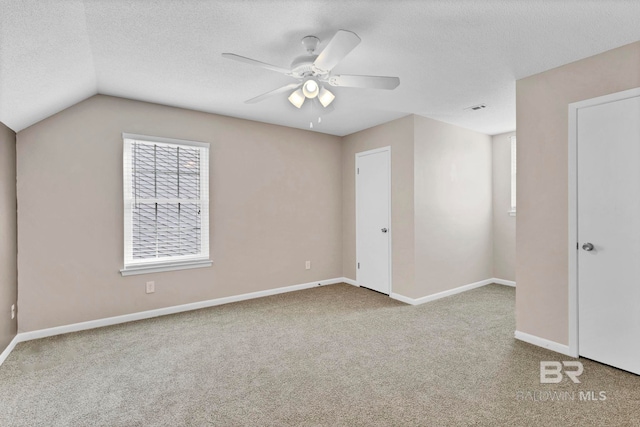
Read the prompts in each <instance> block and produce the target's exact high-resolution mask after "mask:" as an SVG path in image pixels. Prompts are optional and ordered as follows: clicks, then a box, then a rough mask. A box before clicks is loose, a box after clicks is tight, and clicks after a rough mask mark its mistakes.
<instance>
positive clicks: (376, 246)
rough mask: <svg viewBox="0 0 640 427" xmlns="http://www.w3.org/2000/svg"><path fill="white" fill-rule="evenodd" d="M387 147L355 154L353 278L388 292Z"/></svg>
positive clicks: (388, 211)
mask: <svg viewBox="0 0 640 427" xmlns="http://www.w3.org/2000/svg"><path fill="white" fill-rule="evenodd" d="M390 172H391V148H390V147H385V148H381V149H377V150H371V151H365V152H362V153H358V154H356V263H357V265H356V281H357V282H358V284H359V285H360V286H363V287H366V288H369V289H373V290H374V291H378V292H382V293H383V294H387V295H388V294H390V292H391V265H390V262H391V261H390V254H391V209H390V207H391V191H390V190H391V175H390Z"/></svg>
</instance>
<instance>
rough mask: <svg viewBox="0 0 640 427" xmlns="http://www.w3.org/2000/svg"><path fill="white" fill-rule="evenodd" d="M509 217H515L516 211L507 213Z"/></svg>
mask: <svg viewBox="0 0 640 427" xmlns="http://www.w3.org/2000/svg"><path fill="white" fill-rule="evenodd" d="M507 213H508V214H509V216H516V211H508V212H507Z"/></svg>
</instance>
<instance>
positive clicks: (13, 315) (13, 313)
mask: <svg viewBox="0 0 640 427" xmlns="http://www.w3.org/2000/svg"><path fill="white" fill-rule="evenodd" d="M15 318H16V305H15V304H11V319H15Z"/></svg>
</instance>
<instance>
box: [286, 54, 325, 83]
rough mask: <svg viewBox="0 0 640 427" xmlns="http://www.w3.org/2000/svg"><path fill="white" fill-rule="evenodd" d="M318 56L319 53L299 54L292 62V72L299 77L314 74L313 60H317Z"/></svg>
mask: <svg viewBox="0 0 640 427" xmlns="http://www.w3.org/2000/svg"><path fill="white" fill-rule="evenodd" d="M317 57H318V55H302V56H298V57H297V58H296V59H294V60H293V62H292V63H291V74H293V75H294V76H295V77H298V78H302V77H307V76H310V75H313V71H314V70H313V61H315V60H316V58H317Z"/></svg>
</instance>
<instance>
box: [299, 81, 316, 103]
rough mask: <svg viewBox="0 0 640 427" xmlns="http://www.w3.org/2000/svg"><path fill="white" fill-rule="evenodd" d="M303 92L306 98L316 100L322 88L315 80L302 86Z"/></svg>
mask: <svg viewBox="0 0 640 427" xmlns="http://www.w3.org/2000/svg"><path fill="white" fill-rule="evenodd" d="M302 92H303V93H304V96H306V97H307V98H310V99H311V98H315V97H316V96H318V93H319V92H320V87H319V86H318V82H316V81H315V80H314V79H309V80H307V81H306V82H304V84H303V85H302Z"/></svg>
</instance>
